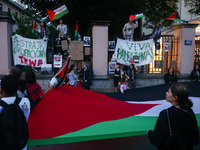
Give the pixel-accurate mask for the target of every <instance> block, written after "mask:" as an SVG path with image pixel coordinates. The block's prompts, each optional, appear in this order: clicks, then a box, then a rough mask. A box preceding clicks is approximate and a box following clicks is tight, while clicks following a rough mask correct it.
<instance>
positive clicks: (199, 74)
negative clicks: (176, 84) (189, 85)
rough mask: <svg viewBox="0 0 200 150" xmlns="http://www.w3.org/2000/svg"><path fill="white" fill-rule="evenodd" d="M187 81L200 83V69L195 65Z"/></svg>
mask: <svg viewBox="0 0 200 150" xmlns="http://www.w3.org/2000/svg"><path fill="white" fill-rule="evenodd" d="M189 79H190V80H191V81H193V82H194V81H200V68H199V65H195V66H194V69H193V70H192V72H191V73H190V76H189Z"/></svg>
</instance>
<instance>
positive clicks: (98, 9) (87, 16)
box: [22, 0, 178, 37]
mask: <svg viewBox="0 0 200 150" xmlns="http://www.w3.org/2000/svg"><path fill="white" fill-rule="evenodd" d="M58 1H59V3H62V4H65V5H66V6H67V8H68V9H69V14H67V15H65V16H64V17H63V19H64V23H65V24H66V23H67V26H68V28H69V29H70V31H71V35H73V34H74V31H75V25H76V20H78V23H79V24H78V25H79V33H80V34H81V35H82V36H84V35H89V34H90V33H91V30H88V28H91V21H92V20H110V21H111V24H110V27H109V35H112V37H122V28H123V26H124V24H125V23H127V22H128V19H129V16H130V15H132V14H135V13H139V12H143V13H144V15H145V19H146V22H145V24H144V26H145V27H148V28H152V27H153V26H154V25H155V24H157V23H158V22H160V21H161V20H162V19H165V18H166V17H168V16H169V15H171V14H173V13H175V12H176V10H177V1H178V0H139V1H138V0H67V1H66V0H44V1H43V0H22V2H24V3H26V4H28V6H29V8H28V9H29V11H31V12H33V13H34V14H37V15H39V16H43V17H44V16H47V12H46V8H48V9H51V8H52V6H55V4H56V2H58ZM172 23H173V21H164V22H163V25H164V26H170V25H171V24H172ZM53 24H55V25H57V24H59V21H54V22H53Z"/></svg>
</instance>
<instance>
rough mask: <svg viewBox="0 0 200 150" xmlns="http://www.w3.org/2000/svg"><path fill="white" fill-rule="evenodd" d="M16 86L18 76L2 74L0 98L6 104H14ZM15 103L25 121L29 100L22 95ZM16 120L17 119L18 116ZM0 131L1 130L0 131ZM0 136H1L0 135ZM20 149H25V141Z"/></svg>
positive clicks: (0, 109)
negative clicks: (0, 95)
mask: <svg viewBox="0 0 200 150" xmlns="http://www.w3.org/2000/svg"><path fill="white" fill-rule="evenodd" d="M18 88H19V80H18V77H15V76H14V75H6V76H4V77H3V78H2V80H1V94H2V98H1V100H2V101H3V102H5V103H7V104H8V105H11V104H14V103H15V101H17V90H18ZM18 102H19V103H18ZM16 103H18V105H19V107H20V108H21V110H22V112H23V114H24V116H25V119H26V121H27V120H28V117H29V114H30V102H29V100H28V99H27V98H25V97H23V98H21V100H20V99H18V101H17V102H16ZM2 109H3V108H2V106H0V112H2ZM0 120H1V121H2V119H0ZM18 121H19V118H18ZM20 121H21V119H20ZM11 127H12V126H9V127H8V128H11ZM16 128H17V129H18V127H16ZM2 132H3V131H2V130H1V133H2ZM21 132H22V131H21ZM9 133H12V131H11V132H9ZM23 133H24V132H23ZM27 133H28V128H27ZM15 134H16V133H15ZM21 135H22V133H21V134H20V136H21ZM27 136H28V135H27ZM1 137H2V135H1ZM20 138H21V137H20ZM1 140H2V139H1ZM11 141H12V139H11ZM11 141H9V142H11ZM27 141H28V137H27ZM4 142H5V141H4ZM0 143H1V142H0ZM3 144H4V143H3ZM10 146H14V145H10ZM1 149H4V148H2V147H1ZM12 149H13V148H12ZM14 149H16V148H14ZM22 150H27V146H26V143H25V147H24V148H23V149H22Z"/></svg>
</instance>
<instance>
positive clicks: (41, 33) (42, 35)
mask: <svg viewBox="0 0 200 150" xmlns="http://www.w3.org/2000/svg"><path fill="white" fill-rule="evenodd" d="M37 36H38V38H39V39H43V40H44V41H47V40H48V38H49V30H48V28H47V26H46V22H45V21H42V22H41V23H40V27H39V28H38V29H37Z"/></svg>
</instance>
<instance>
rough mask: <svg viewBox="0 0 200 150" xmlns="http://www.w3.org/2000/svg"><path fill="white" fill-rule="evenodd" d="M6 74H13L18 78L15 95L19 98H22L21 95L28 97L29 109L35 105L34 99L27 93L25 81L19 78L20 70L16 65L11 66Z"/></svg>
mask: <svg viewBox="0 0 200 150" xmlns="http://www.w3.org/2000/svg"><path fill="white" fill-rule="evenodd" d="M8 74H9V75H13V76H15V77H17V78H18V79H19V89H18V90H17V96H18V97H20V98H23V97H26V98H28V99H29V101H30V105H31V110H32V109H33V108H34V107H35V101H34V100H33V99H32V98H31V97H30V95H29V93H28V90H27V88H26V81H25V80H21V79H20V78H21V75H22V71H21V70H20V69H19V68H17V67H11V68H10V70H9V72H8Z"/></svg>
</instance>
